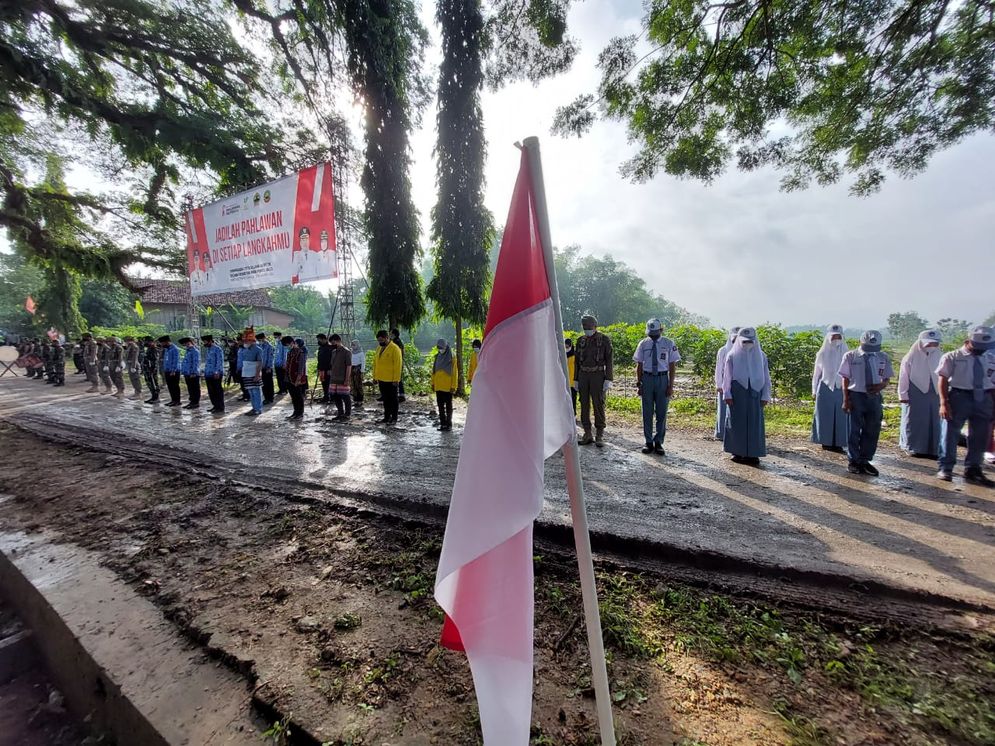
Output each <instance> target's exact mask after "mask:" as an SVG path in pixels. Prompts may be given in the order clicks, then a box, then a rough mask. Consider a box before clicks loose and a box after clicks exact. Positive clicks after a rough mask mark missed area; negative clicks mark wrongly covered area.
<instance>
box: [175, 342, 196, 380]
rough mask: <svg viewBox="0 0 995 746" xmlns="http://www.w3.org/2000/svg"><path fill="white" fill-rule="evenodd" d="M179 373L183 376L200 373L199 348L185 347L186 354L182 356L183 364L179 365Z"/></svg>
mask: <svg viewBox="0 0 995 746" xmlns="http://www.w3.org/2000/svg"><path fill="white" fill-rule="evenodd" d="M180 373H182V374H183V375H185V376H199V375H200V350H198V349H197V348H196V347H188V348H187V354H186V355H184V356H183V364H182V365H181V366H180Z"/></svg>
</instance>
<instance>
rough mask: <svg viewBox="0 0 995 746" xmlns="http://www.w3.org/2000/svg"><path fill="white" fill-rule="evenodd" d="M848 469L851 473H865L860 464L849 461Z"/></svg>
mask: <svg viewBox="0 0 995 746" xmlns="http://www.w3.org/2000/svg"><path fill="white" fill-rule="evenodd" d="M846 470H847V471H848V472H850V473H851V474H863V473H864V472H863V470H862V469H861V468H860V464H854V463H849V464H847V465H846Z"/></svg>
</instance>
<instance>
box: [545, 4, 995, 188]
mask: <svg viewBox="0 0 995 746" xmlns="http://www.w3.org/2000/svg"><path fill="white" fill-rule="evenodd" d="M598 65H599V68H600V71H601V83H600V86H599V88H598V91H597V93H596V94H595V93H586V94H584V95H582V96H581V97H580V98H578V99H577V100H576V101H574V102H573V103H572V104H569V105H567V106H565V107H563V108H561V109H560V110H559V112H558V113H557V116H556V120H555V124H554V131H556V132H559V133H576V134H580V133H582V132H584V131H585V130H587V129H588V128H589V127H590V126H591V125H592V123H593V122H594V121H595V120H596V119H597V118H598V117H599V116H603V117H607V118H610V119H617V120H622V121H625V122H626V123H627V125H628V129H629V134H630V136H631V138H632V139H633V141H635V142H636V143H638V145H639V151H638V152H637V153H636V155H635V156H634V157H633V158H632V159H631V160H629V161H628V162H626V163H625V164H624V165H623V166H622V172H623V173H624V174H625V175H627V176H628V177H630V178H632V179H633V180H635V181H646V180H648V179H651V178H652V177H653V176H655V175H656V174H657V173H658V172H659V171H661V170H663V171H665V172H666V173H669V174H673V175H676V176H681V177H690V178H697V179H702V180H704V181H711V180H712V179H714V178H715V177H716V176H717V175H719V174H720V173H721V172H722V171H723V169H725V168H726V166H727V165H728V164H729V162H730V161H732V160H735V162H736V164H737V165H738V166H739V168H741V169H744V170H750V169H756V168H759V167H762V166H771V167H774V168H776V169H778V170H780V171H783V172H784V175H783V178H782V182H781V185H782V188H784V189H788V190H791V189H799V188H803V187H806V186H808V185H809V184H811V183H812V182H813V181H814V182H816V183H818V184H832V183H835V182H838V181H839V180H840V179H841V178H843V177H844V176H847V177H848V178H849V179H850V180H851V191H852V192H853V193H855V194H861V195H863V194H868V193H870V192H873V191H875V190H877V189H879V188H880V186H881V184H882V182H883V181H884V180H885V176H886V172H888V171H891V172H895V173H897V174H899V175H901V176H912V175H914V174H917V173H919V172H920V171H922V170H923V169H924V168H925V167H926V165H927V163H928V162H929V160H930V158H931V157H932V156H933V154H934V153H936V152H937V151H939V150H942V149H943V148H946V147H949V146H950V145H953V144H954V143H957V142H959V141H960V140H962V139H963V138H964V137H966V136H968V135H970V134H972V133H974V132H981V131H991V130H992V129H993V126H995V12H993V7H992V3H991V0H963V1H962V2H956V3H952V2H949V0H729V1H728V2H717V1H716V0H678V1H675V0H651V1H650V3H649V5H648V12H647V14H646V16H645V18H644V23H643V32H642V34H640V35H630V36H625V37H618V38H615V39H613V40H612V41H611V42H610V43H609V44H608V46H607V47H606V48H605V49H604V51H603V52H602V53H601V55H600V57H599V61H598Z"/></svg>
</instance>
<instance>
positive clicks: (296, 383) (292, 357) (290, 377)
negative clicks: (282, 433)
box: [282, 334, 307, 420]
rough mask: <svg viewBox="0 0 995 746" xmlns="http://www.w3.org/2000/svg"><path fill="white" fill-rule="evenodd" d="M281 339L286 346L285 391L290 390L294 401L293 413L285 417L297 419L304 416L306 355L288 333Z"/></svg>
mask: <svg viewBox="0 0 995 746" xmlns="http://www.w3.org/2000/svg"><path fill="white" fill-rule="evenodd" d="M282 341H283V346H284V347H286V348H287V357H286V375H287V391H289V392H290V399H291V401H293V403H294V413H293V414H292V415H290V416H289V417H288V418H287V419H288V420H299V419H302V418H303V417H304V393H305V392H306V391H307V356H306V355H305V353H304V350H303V349H302V348H301V347H300V346H299V345H298V343H297V342H296V341H295V340H294V338H293V337H291V336H290V335H289V334H288V335H286V336H285V337H284V338H283V340H282Z"/></svg>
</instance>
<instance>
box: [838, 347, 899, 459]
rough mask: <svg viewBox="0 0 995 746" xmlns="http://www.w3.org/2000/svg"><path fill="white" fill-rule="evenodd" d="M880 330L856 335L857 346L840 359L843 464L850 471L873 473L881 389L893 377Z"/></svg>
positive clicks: (880, 411)
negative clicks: (844, 435) (844, 443)
mask: <svg viewBox="0 0 995 746" xmlns="http://www.w3.org/2000/svg"><path fill="white" fill-rule="evenodd" d="M881 339H882V336H881V332H879V331H876V330H874V329H869V330H868V331H866V332H864V333H863V334H861V335H860V347H859V349H856V350H850V351H849V352H847V353H846V354H845V355H844V356H843V362H841V363H840V371H839V373H840V375H841V376H842V377H843V409H844V411H846V412H847V413H848V414H849V420H848V421H847V467H846V470H847V471H848V472H850V473H851V474H867V475H868V476H872V477H876V476H877V475H878V470H877V467H875V466H874V464H872V463H871V461H873V460H874V454H875V453H876V452H877V449H878V439H879V438H880V437H881V421H882V419H883V418H884V400H883V398H882V397H881V392H882V391H884V390H885V389H886V388H888V383H889V382H890V381H891V379H892V378H894V377H895V370H894V368H892V367H891V359H890V358H889V357H888V355H887V353H885V352H882V351H881Z"/></svg>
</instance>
